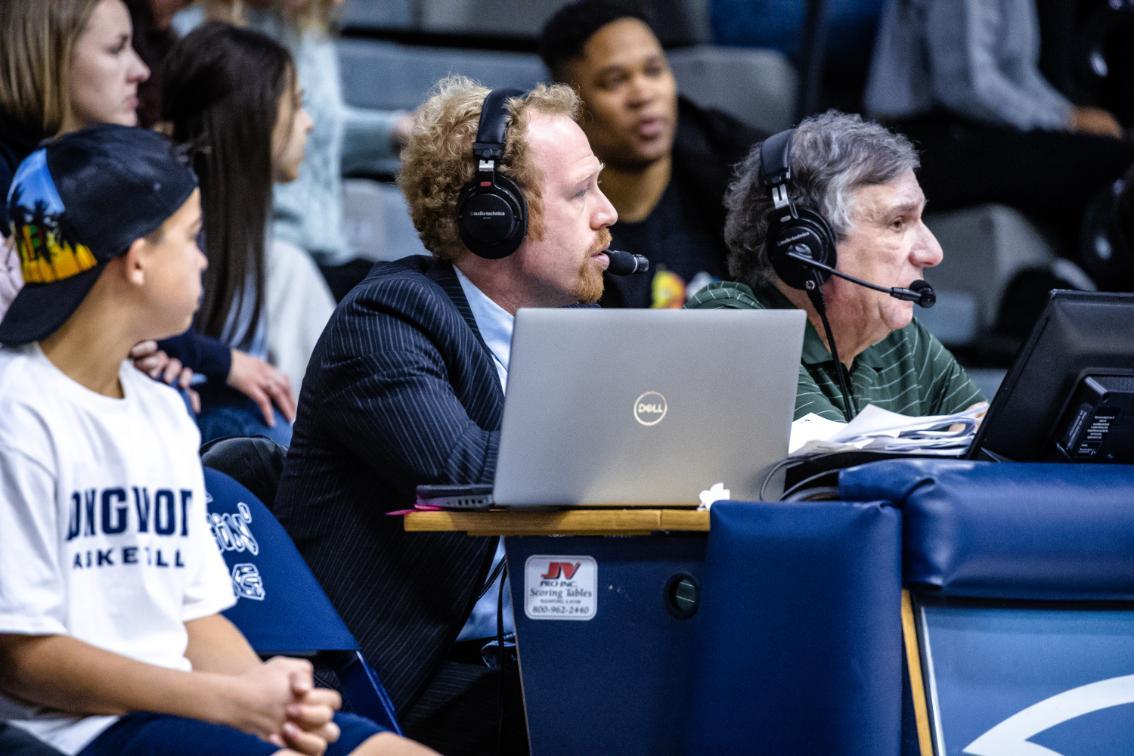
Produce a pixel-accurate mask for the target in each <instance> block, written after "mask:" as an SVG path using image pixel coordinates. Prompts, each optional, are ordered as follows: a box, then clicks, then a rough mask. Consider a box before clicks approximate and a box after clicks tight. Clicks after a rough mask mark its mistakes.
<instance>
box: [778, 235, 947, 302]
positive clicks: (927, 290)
mask: <svg viewBox="0 0 1134 756" xmlns="http://www.w3.org/2000/svg"><path fill="white" fill-rule="evenodd" d="M787 256H788V257H790V258H791V259H793V260H796V261H798V262H800V263H803V264H804V265H808V266H810V267H812V268H816V269H818V270H822V271H826V272H827V273H829V274H831V275H832V276H838V277H839V278H841V279H843V280H844V281H850V282H851V283H855V284H858V285H859V286H865V287H866V288H868V289H873V290H874V291H880V292H882V293H883V294H889V295H890V296H891V297H893V298H894V299H901V300H903V301H905V302H913V303H914V304H916V305H917V306H918V307H924V308H926V309H929V308H930V307H932V306H933V305H935V304H937V292H935V291H934V290H933V287H932V286H930V285H929V282H928V281H924V280H922V279H920V278H919V279H917V280H915V281H912V282H911V283H910V286H909V288H908V289H906V288H902V287H901V286H891V287H889V288H887V287H885V286H879V285H878V284H872V283H870V282H869V281H865V280H863V279H861V278H859V277H857V276H852V275H851V274H849V273H843V272H842V271H841V270H835V269H834V268H832V267H831V266H830V265H824V264H823V263H821V262H818V261H817V260H812V259H811V258H810V257H808V256H807V251H806V248H804V247H799V248H796V249H793V250H792V251H790V252H788V253H787Z"/></svg>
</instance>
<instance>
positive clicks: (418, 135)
mask: <svg viewBox="0 0 1134 756" xmlns="http://www.w3.org/2000/svg"><path fill="white" fill-rule="evenodd" d="M489 91H490V90H489V89H488V88H487V87H483V86H481V85H480V84H477V83H476V82H474V81H472V80H471V79H468V78H465V77H464V76H449V77H447V78H444V79H442V80H441V81H439V82H437V84H436V86H435V87H434V91H433V95H432V96H431V97H430V98H429V99H428V100H427V101H426V102H425V104H424V105H422V106H421V107H420V108H419V109H418V111H417V114H416V115H415V117H414V123H413V130H412V131H411V133H410V138H409V141H408V142H407V143H406V147H405V149H404V150H403V151H402V169H401V172H400V174H399V175H398V186H400V187H401V189H402V193H403V194H405V197H406V201H407V202H408V203H409V208H410V215H411V216H412V217H413V225H414V227H416V228H417V232H418V235H420V236H421V241H422V243H423V244H424V245H425V248H426V249H428V250H429V251H430V252H432V253H433V254H434V255H436V256H437V257H439V258H441V259H443V260H456V259H457V258H458V257H460V256H461V255H462V254H463V253H464V251H465V246H464V244H462V243H461V237H460V234H459V232H458V230H457V198H458V196H459V195H460V193H461V188H462V187H464V185H465V184H467V183H468V182H469V181H471V180H472V177H473V173H474V172H475V171H474V165H473V157H472V144H473V140H474V139H475V138H476V131H477V126H478V124H479V121H480V110H481V106H482V105H483V104H484V98H485V97H487V96H488V93H489ZM507 107H508V113H509V115H510V118H509V124H508V131H507V135H506V136H505V140H504V142H505V144H504V160H503V161H502V164H501V166H500V172H501V173H503V174H504V175H506V176H508V177H509V178H510V179H512V180H513V181H514V182H516V184H517V185H518V186H519V187H520V190H521V191H522V192H523V193H524V198H525V199H526V200H527V203H528V235H529V236H531V237H532V238H534V239H540V238H542V237H543V206H542V203H541V199H542V198H541V196H540V191H539V186H540V182H541V179H542V174H541V173H540V170H539V168H538V167H537V166H535V165H533V164H532V162H531V159H530V157H529V155H528V147H527V143H526V141H525V140H524V138H523V135H524V134H526V133H527V132H526V130H527V126H528V122H529V121H530V119H531V113H532V112H534V111H538V112H540V113H543V114H546V115H565V116H567V117H569V118H571V119H572V120H574V121H578V120H579V112H580V104H579V97H578V95H576V94H575V91H574V90H573V89H571V88H570V87H568V86H565V85H563V84H550V85H547V84H540V85H539V86H537V87H536V88H535V89H533V90H532V91H530V92H528V93H527V94H526V95H524V96H523V97H514V98H511V99H509V100H508V105H507Z"/></svg>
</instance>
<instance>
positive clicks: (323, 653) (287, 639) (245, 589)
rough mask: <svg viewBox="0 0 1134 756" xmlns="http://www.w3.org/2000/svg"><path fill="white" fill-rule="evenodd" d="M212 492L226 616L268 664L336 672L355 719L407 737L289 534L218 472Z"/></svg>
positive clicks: (210, 473) (212, 473)
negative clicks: (232, 601)
mask: <svg viewBox="0 0 1134 756" xmlns="http://www.w3.org/2000/svg"><path fill="white" fill-rule="evenodd" d="M239 441H245V439H239ZM250 446H253V445H250V444H244V447H245V448H248V447H250ZM205 488H206V490H207V492H208V509H209V524H210V526H211V528H212V531H213V535H214V537H215V538H216V541H217V545H218V546H219V548H220V549H221V553H222V554H223V555H224V558H225V562H226V563H227V565H228V568H229V570H230V572H231V575H232V586H233V591H234V592H235V593H236V596H237V601H236V605H235V606H233V607H232V608H231V609H229V610H228V611H227V612H225V616H226V617H228V619H229V620H231V621H232V622H233V624H235V625H236V626H237V627H238V628H240V631H241V632H242V633H244V636H245V637H246V638H247V639H248V642H249V643H251V644H252V648H254V649H255V650H256V653H258V654H260V655H261V656H278V655H286V656H301V657H308V658H311V659H312V661H313V663H315V664H316V665H320V666H326V667H327V668H329V669H331V670H332V671H333V672H334V673H335V675H336V676H337V678H338V680H339V682H340V683H341V686H342V693H343V698H344V700H345V703H346V705H347V707H348V708H349V709H350V710H351V711H353V712H355V713H357V714H361V715H362V716H365V717H369V718H370V719H372V720H374V721H375V722H377V723H379V724H381V725H383V726H385V727H387V728H389V729H391V730H393V731H394V732H397V733H398V734H401V728H400V727H399V725H398V722H397V718H396V716H395V714H394V706H393V703H392V702H391V701H390V697H389V695H387V693H386V689H385V688H384V687H383V685H382V682H381V680H379V678H378V674H377V673H376V672H375V671H374V670H373V669H372V668H371V667H370V665H369V664H367V662H366V660H365V659H363V657H362V654H361V653H360V652H359V650H358V641H356V640H355V638H354V636H353V635H351V633H350V631H349V630H348V629H347V627H346V625H345V624H344V623H343V621H342V619H341V618H340V617H339V615H338V612H336V611H335V608H334V607H333V606H332V605H331V602H330V600H329V599H328V598H327V596H326V594H325V593H324V592H323V589H322V587H321V586H320V585H319V583H318V581H317V580H316V579H315V576H314V575H312V574H311V571H310V569H308V567H307V564H306V563H305V562H304V561H303V557H302V556H301V555H300V553H299V550H298V549H296V548H295V544H294V543H292V541H291V538H290V537H289V536H288V534H287V532H286V531H285V530H284V529H283V526H281V525H280V524H279V522H278V521H277V520H276V518H275V517H274V516H273V515H272V513H271V512H269V511H268V509H267V507H265V506H264V505H263V504H262V503H261V502H260V501H259V499H257V497H256V496H254V495H253V494H252V492H251V491H249V490H248V489H247V488H245V487H244V486H243V485H241V484H240V483H238V482H237V481H236V480H234V479H233V478H232V477H230V476H228V475H226V474H225V473H223V472H220V471H219V470H215V469H213V468H211V467H208V466H206V467H205Z"/></svg>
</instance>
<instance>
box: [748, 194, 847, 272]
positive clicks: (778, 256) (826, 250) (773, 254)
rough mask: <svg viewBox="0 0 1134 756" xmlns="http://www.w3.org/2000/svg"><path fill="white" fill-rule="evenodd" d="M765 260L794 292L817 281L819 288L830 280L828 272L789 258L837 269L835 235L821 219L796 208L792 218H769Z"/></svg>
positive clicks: (788, 216)
mask: <svg viewBox="0 0 1134 756" xmlns="http://www.w3.org/2000/svg"><path fill="white" fill-rule="evenodd" d="M765 244H767V247H768V259H769V260H770V261H771V263H772V269H773V270H775V271H776V275H777V276H779V277H780V280H781V281H783V282H784V283H786V284H787V285H788V286H791V287H792V288H795V289H806V288H807V284H808V282H810V281H814V280H816V277H818V280H819V283H820V285H822V284H824V283H826V282H827V279H829V278H830V277H831V274H830V273H829V272H828V271H825V270H823V269H821V268H817V267H813V266H811V265H807V264H806V263H803V262H800V261H799V260H796V259H793V258H791V257H789V256H788V253H789V252H795V253H796V254H801V255H803V256H805V257H807V258H810V259H811V260H814V261H815V262H818V263H821V264H823V265H826V266H828V267H830V268H834V267H837V263H838V258H837V254H836V252H835V235H834V234H833V233H832V232H831V227H830V226H829V225H827V221H826V219H825V218H823V216H822V215H820V214H819V213H817V212H815V211H814V210H808V209H807V208H799V209H797V210H796V214H795V216H794V217H793V216H791V215H787V214H785V215H784V216H783V217H779V216H772V218H771V219H770V220H769V222H768V236H767V241H766V242H765Z"/></svg>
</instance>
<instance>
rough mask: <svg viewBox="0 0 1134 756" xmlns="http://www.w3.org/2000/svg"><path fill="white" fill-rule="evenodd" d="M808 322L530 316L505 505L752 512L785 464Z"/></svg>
mask: <svg viewBox="0 0 1134 756" xmlns="http://www.w3.org/2000/svg"><path fill="white" fill-rule="evenodd" d="M804 321H805V315H804V313H803V311H801V310H600V309H523V310H520V311H519V313H518V314H517V316H516V323H515V330H514V332H513V335H512V352H511V357H510V364H509V370H508V390H507V393H506V399H505V402H504V419H503V425H502V427H501V431H500V455H499V460H498V464H497V468H496V480H495V485H494V487H493V492H492V494H493V496H492V498H493V500H494V503H495V504H496V506H507V507H542V506H574V505H583V506H612V507H629V506H696V505H698V504H699V503H700V502H701V500H702V496H701V494H702V492H707V493H706V496H707V497H708V500H715V499H718V498H725V497H723V496H721V495H720V492H721V491H723V490H727V491H728V492H729V497H730V498H732V499H749V500H754V499H756V498H757V497H758V496H759V488H760V484H761V482H763V479H764V475H765V473H766V471H767V468H769V467H770V466H771V465H772V464H774V463H775V462H777V461H778V460H780V459H782V458H783V457H785V456H787V449H788V436H789V433H790V430H791V421H792V415H793V410H794V407H795V389H796V382H797V380H798V376H799V358H800V351H801V349H802V344H803V328H804Z"/></svg>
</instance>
